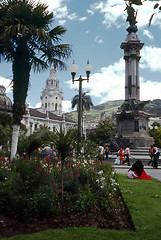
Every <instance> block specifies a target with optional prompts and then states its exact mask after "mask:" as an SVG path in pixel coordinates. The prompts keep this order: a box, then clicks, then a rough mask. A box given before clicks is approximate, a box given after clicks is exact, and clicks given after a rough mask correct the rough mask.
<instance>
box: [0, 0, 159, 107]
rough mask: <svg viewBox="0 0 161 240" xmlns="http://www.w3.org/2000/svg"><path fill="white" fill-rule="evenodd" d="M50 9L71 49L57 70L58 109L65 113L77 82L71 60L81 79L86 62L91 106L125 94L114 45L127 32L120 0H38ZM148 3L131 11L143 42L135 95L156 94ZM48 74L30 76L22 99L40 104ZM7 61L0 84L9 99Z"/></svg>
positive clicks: (155, 40) (154, 33) (155, 41)
mask: <svg viewBox="0 0 161 240" xmlns="http://www.w3.org/2000/svg"><path fill="white" fill-rule="evenodd" d="M41 2H44V3H46V4H47V5H48V6H49V11H53V12H54V21H53V26H54V27H55V26H57V25H62V26H63V27H65V28H66V30H67V32H66V33H65V35H64V36H63V38H62V42H61V43H67V44H69V45H70V47H71V48H72V55H71V57H70V58H69V59H68V60H67V61H65V63H66V65H67V70H66V71H59V70H58V71H57V78H58V79H59V82H60V88H61V89H62V90H63V97H64V100H63V112H67V111H71V110H72V109H71V100H72V98H73V97H74V96H75V95H76V94H77V93H78V82H75V83H74V84H72V80H71V73H70V70H69V67H70V65H71V64H72V62H73V60H75V62H76V64H77V65H78V72H77V74H76V78H79V76H80V75H81V76H82V77H83V78H86V72H85V65H86V63H87V60H88V59H89V61H90V63H91V65H92V71H91V75H90V80H89V83H87V81H83V91H88V92H89V95H90V96H91V98H92V101H93V104H94V105H98V104H101V103H104V102H106V101H110V100H120V99H121V100H122V99H124V98H125V62H124V59H123V55H124V52H123V50H122V49H121V48H120V45H121V43H122V42H124V41H125V38H126V36H127V34H128V32H127V31H126V28H127V27H128V25H129V23H128V22H127V21H126V18H127V14H126V11H124V9H125V7H126V5H125V1H124V0H102V1H101V0H100V1H97V0H82V1H80V0H41ZM153 6H154V1H151V2H150V1H146V2H144V4H143V5H142V6H135V5H134V6H133V7H134V8H135V9H136V10H137V11H138V12H137V22H138V23H137V27H138V32H137V35H138V37H139V39H140V41H141V42H142V43H144V46H143V48H142V50H141V52H140V54H141V59H140V98H141V100H153V99H160V98H161V13H158V14H155V15H154V18H153V21H152V24H151V26H149V25H148V23H149V19H150V16H151V15H152V13H154V12H156V10H154V9H153ZM49 74H50V68H49V69H48V70H46V71H44V72H41V73H34V72H33V71H31V74H30V86H29V91H28V96H27V99H26V101H27V103H29V105H30V106H31V107H38V106H40V101H41V100H40V95H41V92H42V90H43V89H44V88H45V83H46V80H47V78H48V77H49ZM11 80H12V64H11V63H6V62H1V63H0V85H4V86H5V87H6V88H7V90H6V94H7V96H9V97H10V98H11V100H12V89H11V88H10V85H9V84H10V81H11Z"/></svg>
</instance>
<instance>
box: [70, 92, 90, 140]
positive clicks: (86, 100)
mask: <svg viewBox="0 0 161 240" xmlns="http://www.w3.org/2000/svg"><path fill="white" fill-rule="evenodd" d="M87 93H88V92H83V93H82V111H81V112H82V114H81V122H82V123H81V125H82V128H81V135H82V136H83V117H82V116H83V110H89V109H90V108H91V107H93V102H92V99H91V97H90V96H89V95H87ZM71 103H72V108H75V106H77V110H78V108H79V94H76V95H75V96H74V97H73V98H72V101H71Z"/></svg>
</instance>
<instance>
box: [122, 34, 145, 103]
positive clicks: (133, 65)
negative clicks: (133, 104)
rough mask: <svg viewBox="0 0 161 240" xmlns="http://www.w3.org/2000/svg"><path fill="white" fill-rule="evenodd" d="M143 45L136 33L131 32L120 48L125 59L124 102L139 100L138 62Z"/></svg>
mask: <svg viewBox="0 0 161 240" xmlns="http://www.w3.org/2000/svg"><path fill="white" fill-rule="evenodd" d="M143 45H144V43H141V42H140V40H139V38H138V36H137V35H136V33H135V32H131V33H129V34H128V35H127V37H126V39H125V42H123V43H122V44H121V46H120V47H121V49H123V50H124V59H125V100H140V80H139V60H140V50H141V49H142V47H143Z"/></svg>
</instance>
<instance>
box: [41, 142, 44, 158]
mask: <svg viewBox="0 0 161 240" xmlns="http://www.w3.org/2000/svg"><path fill="white" fill-rule="evenodd" d="M41 156H42V157H45V145H44V144H43V145H42V146H41Z"/></svg>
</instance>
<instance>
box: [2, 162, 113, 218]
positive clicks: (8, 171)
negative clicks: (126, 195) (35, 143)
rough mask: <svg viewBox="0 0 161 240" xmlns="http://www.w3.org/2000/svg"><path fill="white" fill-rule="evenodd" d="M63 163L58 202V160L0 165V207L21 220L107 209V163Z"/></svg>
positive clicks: (110, 190) (109, 177)
mask: <svg viewBox="0 0 161 240" xmlns="http://www.w3.org/2000/svg"><path fill="white" fill-rule="evenodd" d="M66 162H68V163H66V164H65V165H64V192H63V196H64V202H62V188H61V164H60V162H59V161H58V159H54V158H53V160H52V159H50V166H49V164H48V163H47V161H46V159H36V158H34V159H31V160H28V159H23V158H21V159H19V160H17V161H14V162H13V163H11V164H9V165H6V161H1V163H2V165H1V168H0V195H1V198H0V210H1V211H3V212H4V213H5V214H7V215H9V216H12V217H17V218H19V219H23V220H29V219H31V218H33V217H36V218H41V219H43V218H51V217H53V216H54V215H55V214H59V212H60V211H61V207H62V206H63V207H64V211H66V212H85V211H96V210H97V211H99V210H101V211H102V210H103V211H106V212H107V211H108V199H109V196H110V195H111V194H113V193H114V192H115V187H116V182H115V176H114V172H113V169H112V166H111V165H110V164H102V163H100V162H98V161H97V162H94V161H90V160H89V161H85V160H79V161H77V162H73V161H72V159H68V160H67V161H66Z"/></svg>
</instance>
